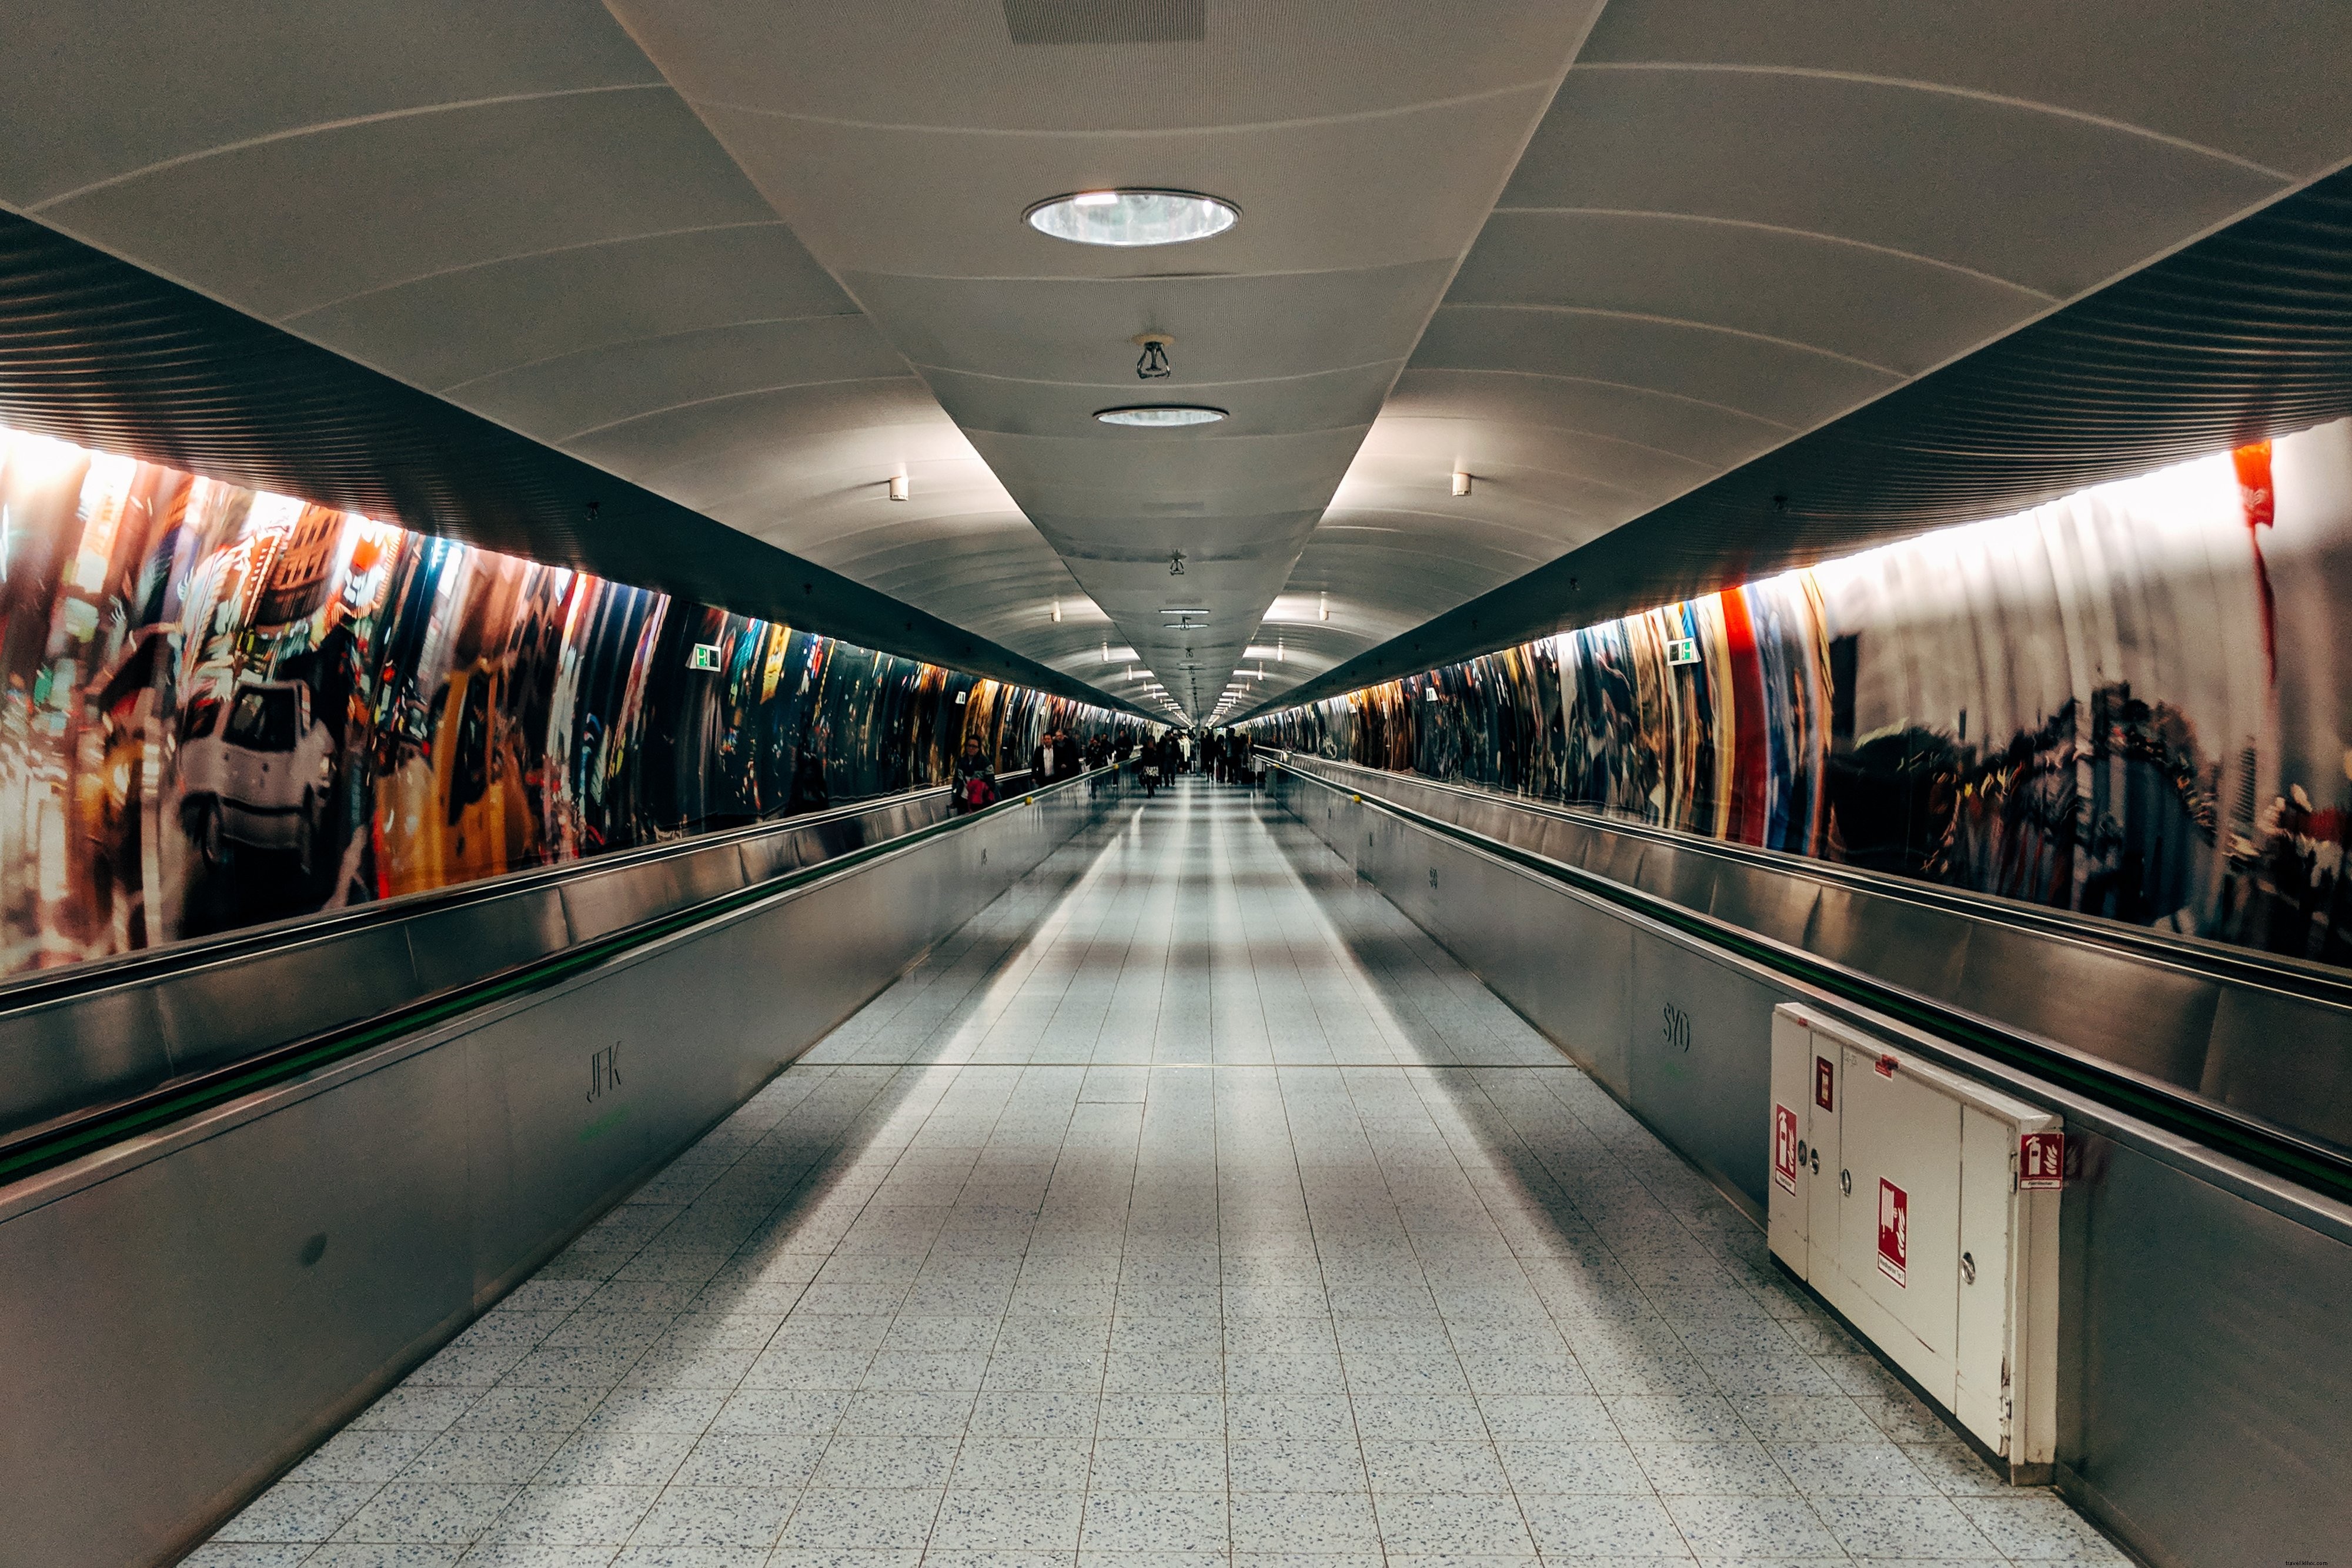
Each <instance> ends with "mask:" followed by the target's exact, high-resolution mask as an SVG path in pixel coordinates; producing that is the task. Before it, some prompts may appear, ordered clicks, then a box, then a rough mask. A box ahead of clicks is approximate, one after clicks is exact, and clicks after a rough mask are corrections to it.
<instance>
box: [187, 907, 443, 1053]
mask: <svg viewBox="0 0 2352 1568" xmlns="http://www.w3.org/2000/svg"><path fill="white" fill-rule="evenodd" d="M155 993H156V1001H157V1004H158V1006H159V1007H160V1009H161V1010H162V1012H163V1035H164V1039H165V1040H168V1041H169V1042H170V1044H171V1049H172V1071H173V1072H174V1073H182V1072H194V1071H198V1070H199V1069H202V1068H206V1067H214V1066H218V1065H219V1064H220V1063H222V1062H225V1061H234V1060H236V1058H237V1057H240V1056H246V1055H249V1054H250V1053H251V1052H252V1051H254V1049H255V1048H256V1047H257V1046H259V1045H265V1044H270V1043H274V1042H276V1041H279V1040H299V1039H301V1038H302V1037H303V1036H304V1035H309V1034H317V1033H319V1032H320V1031H321V1030H330V1029H332V1028H334V1027H335V1026H336V1025H338V1024H345V1023H349V1022H351V1021H352V1019H363V1018H369V1017H372V1016H373V1015H374V1014H377V1013H380V1012H383V1011H385V1010H387V1009H391V1008H396V1007H398V1006H400V1005H401V1004H402V1003H403V1002H405V1001H408V1000H410V999H411V998H414V997H415V995H416V994H417V984H416V973H415V970H414V969H413V968H411V967H409V959H408V938H407V936H405V935H404V934H403V933H402V931H401V930H400V928H399V927H398V926H397V925H372V926H366V927H363V928H362V929H360V930H357V931H351V932H345V933H343V934H341V935H339V936H331V937H326V938H322V939H320V940H316V941H310V942H297V943H293V944H290V945H289V946H283V947H273V948H271V949H269V950H268V952H266V953H260V954H256V955H253V956H248V957H246V958H243V959H240V960H238V961H236V962H235V963H228V964H208V965H205V966H203V967H198V968H194V969H184V970H181V971H179V972H178V973H176V974H174V975H173V976H171V977H169V978H168V979H166V980H164V981H163V982H161V983H159V984H158V985H157V986H156V988H155Z"/></svg>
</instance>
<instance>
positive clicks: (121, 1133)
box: [0, 771, 1087, 1186]
mask: <svg viewBox="0 0 2352 1568" xmlns="http://www.w3.org/2000/svg"><path fill="white" fill-rule="evenodd" d="M1000 777H1002V778H1005V779H1013V778H1023V777H1026V774H1025V771H1024V773H1021V774H1006V775H1001V776H1000ZM1085 778H1087V774H1086V773H1083V772H1081V773H1078V774H1075V775H1073V776H1072V777H1071V778H1069V779H1061V780H1056V781H1055V782H1053V783H1050V784H1045V785H1042V786H1037V787H1034V788H1024V789H1019V790H1007V791H1006V792H1005V794H1004V796H1003V799H1001V800H998V801H997V802H996V803H995V804H993V805H991V806H986V807H982V808H981V809H979V810H974V811H971V812H967V813H964V814H962V815H960V816H950V817H948V818H946V819H944V820H942V821H937V822H932V823H929V824H928V825H926V826H924V827H920V828H916V829H913V830H911V831H908V832H905V833H901V834H898V835H897V836H895V837H893V838H889V839H886V840H883V841H881V842H879V843H873V844H866V845H863V846H861V847H859V848H857V849H855V850H850V851H846V852H844V853H841V854H838V855H835V856H833V857H831V858H829V859H827V860H825V861H823V862H819V863H817V864H815V865H811V866H803V867H801V868H799V869H797V870H793V871H789V872H784V873H780V874H778V875H776V876H772V877H769V878H766V879H764V880H762V881H761V882H758V883H752V884H751V885H749V886H746V887H740V888H737V889H734V890H732V891H730V892H728V893H724V894H719V895H717V896H716V897H712V898H708V899H704V900H700V901H698V902H697V903H694V904H686V905H683V906H681V907H678V908H675V909H671V910H667V911H665V912H663V913H662V914H660V915H655V916H653V917H651V918H650V919H646V920H643V921H639V922H637V923H636V924H635V925H626V926H623V927H620V928H619V929H617V930H614V931H610V932H607V933H604V935H602V936H596V937H593V938H591V939H590V940H588V941H585V942H581V943H577V944H574V945H572V946H567V947H563V948H560V949H558V950H556V951H554V952H551V953H547V954H543V955H541V956H538V957H535V958H531V959H528V960H525V961H524V962H522V963H520V964H515V965H511V966H509V967H506V968H502V969H499V970H495V971H493V972H491V973H489V974H487V975H483V976H479V977H475V978H473V979H469V980H466V981H461V982H459V983H458V984H456V985H453V986H449V987H446V988H442V989H439V990H436V991H433V992H431V993H429V994H427V995H425V996H422V997H418V998H415V1000H413V1001H410V1002H407V1003H405V1004H403V1005H401V1006H398V1007H395V1008H393V1009H389V1010H387V1011H384V1012H381V1013H378V1014H376V1015H375V1016H374V1017H373V1018H367V1019H357V1020H354V1021H352V1022H350V1023H346V1024H341V1025H337V1026H335V1027H334V1028H331V1029H328V1030H320V1031H319V1032H317V1033H314V1034H310V1035H308V1036H306V1037H304V1038H302V1039H299V1040H289V1041H288V1042H286V1043H284V1044H282V1045H278V1046H275V1047H271V1048H268V1049H266V1050H263V1051H257V1052H255V1053H254V1054H252V1055H249V1056H246V1057H242V1058H240V1059H238V1060H237V1061H233V1062H228V1063H226V1064H224V1065H222V1066H220V1067H216V1068H213V1069H210V1070H207V1071H199V1072H194V1073H190V1074H188V1075H187V1076H185V1077H183V1078H179V1079H174V1080H172V1081H170V1082H164V1083H161V1084H157V1085H155V1086H154V1087H153V1088H151V1089H148V1090H146V1091H143V1092H139V1093H135V1094H131V1095H128V1096H125V1097H123V1098H122V1099H120V1100H116V1101H112V1102H110V1103H105V1104H100V1105H93V1106H89V1107H86V1108H83V1109H81V1110H78V1111H75V1112H71V1113H67V1114H66V1115H63V1116H60V1117H58V1118H56V1119H54V1120H52V1121H49V1122H47V1123H43V1124H38V1125H36V1126H33V1127H27V1128H22V1129H19V1130H17V1131H16V1132H14V1133H11V1134H7V1135H5V1136H0V1186H7V1185H8V1184H10V1183H12V1182H16V1181H19V1180H22V1179H23V1178H25V1177H26V1176H34V1175H37V1174H38V1173H39V1172H42V1171H45V1170H48V1169H50V1168H52V1167H54V1166H59V1165H64V1164H66V1163H68V1162H69V1161H72V1160H76V1159H79V1158H82V1157H84V1156H86V1155H93V1154H97V1153H99V1152H100V1151H102V1150H104V1149H108V1148H110V1147H113V1146H115V1145H120V1144H123V1143H126V1142H128V1141H130V1140H131V1139H133V1138H136V1137H139V1136H142V1134H148V1133H151V1132H153V1131H156V1130H157V1129H160V1128H162V1127H165V1126H168V1125H170V1124H173V1123H175V1122H179V1121H183V1120H184V1119H185V1118H187V1117H189V1116H192V1115H194V1114H196V1113H199V1112H203V1111H206V1110H210V1109H212V1108H214V1107H215V1106H218V1105H221V1104H225V1103H228V1102H229V1101H232V1100H235V1099H237V1098H239V1097H241V1096H244V1095H247V1094H249V1093H252V1092H256V1091H258V1090H262V1089H267V1088H270V1087H272V1086H274V1085H277V1084H279V1083H283V1082H288V1081H289V1080H292V1079H295V1078H299V1077H301V1076H302V1075H304V1074H306V1073H310V1072H312V1071H317V1070H318V1069H320V1068H322V1067H327V1066H330V1065H331V1064H333V1063H335V1062H338V1061H343V1060H345V1059H347V1058H350V1057H353V1056H357V1055H359V1054H361V1053H362V1052H364V1051H373V1050H375V1049H377V1048H378V1047H381V1046H383V1045H386V1044H389V1043H391V1042H392V1041H394V1040H398V1039H400V1038H402V1037H403V1036H405V1035H410V1034H414V1033H416V1032H418V1031H420V1030H427V1029H431V1028H434V1027H435V1026H436V1025H439V1024H442V1023H446V1022H447V1021H449V1020H450V1019H455V1018H457V1017H460V1016H461V1015H463V1014H466V1013H468V1012H472V1011H475V1010H477V1009H481V1008H484V1007H488V1006H490V1005H492V1004H495V1003H499V1002H503V1001H507V1000H509V999H511V998H516V997H520V996H523V995H527V994H529V993H531V992H534V991H540V990H544V989H546V988H549V987H551V986H553V985H556V984H559V983H561V982H562V981H563V980H565V979H568V978H569V977H572V976H573V975H575V974H578V973H580V972H582V971H583V970H586V969H590V968H593V967H595V966H597V965H600V964H603V963H606V962H608V961H610V960H612V959H614V958H617V957H619V956H622V955H624V954H625V953H628V952H629V951H631V950H633V949H635V948H637V947H641V946H646V944H648V943H651V942H656V941H659V940H661V939H662V938H663V937H666V936H672V935H674V934H676V933H677V932H680V931H683V930H686V929H688V928H689V927H692V926H695V925H702V924H705V923H707V922H709V921H712V920H716V919H721V918H724V917H726V916H728V915H734V914H737V913H740V912H741V911H743V910H746V909H749V908H751V907H753V906H754V905H757V904H762V903H765V902H767V901H769V900H772V899H775V898H780V897H782V896H784V895H786V894H791V893H793V892H796V891H798V890H800V889H801V888H803V887H806V886H809V885H810V884H812V883H816V882H819V881H822V880H824V879H825V878H828V877H833V876H836V875H839V874H841V873H845V872H847V871H850V870H853V869H855V868H856V867H858V866H860V865H863V864H865V863H866V862H871V861H874V860H877V859H879V858H881V857H882V856H884V855H887V854H895V853H898V852H900V851H902V850H906V849H908V848H911V847H912V846H914V845H916V844H919V843H921V842H923V841H926V840H929V839H933V838H937V837H940V835H942V834H945V833H949V832H952V831H956V830H958V829H961V828H964V827H968V826H971V825H972V824H974V823H976V822H979V821H982V820H984V819H986V818H989V817H993V816H996V815H999V814H1001V813H1003V812H1006V811H1011V810H1019V809H1021V808H1023V807H1024V806H1026V805H1028V804H1030V803H1031V802H1032V801H1034V800H1035V799H1036V798H1037V797H1038V796H1040V795H1044V794H1049V793H1052V792H1054V791H1056V790H1060V789H1067V788H1069V787H1070V786H1071V785H1074V784H1076V783H1078V782H1079V781H1081V780H1082V779H1085ZM928 792H929V791H919V792H912V793H928ZM905 798H906V797H896V799H905ZM876 804H877V801H871V800H869V801H866V802H864V803H863V806H862V809H865V810H871V809H872V808H873V807H874V806H875V805H876ZM816 819H817V814H816V813H809V814H807V815H803V816H799V817H793V818H791V819H788V820H787V821H788V825H790V826H793V827H802V826H805V825H806V824H807V823H809V822H810V821H814V820H816ZM785 825H787V824H786V823H778V824H769V826H771V827H782V826H785ZM706 841H707V840H704V839H697V840H694V841H691V842H693V843H696V844H702V843H705V842H706ZM664 847H665V848H669V847H673V846H664ZM591 863H593V862H591ZM604 863H609V862H604ZM562 869H564V870H566V871H570V870H572V869H574V868H572V867H565V868H562ZM494 885H509V886H510V883H509V879H498V882H497V883H495V884H494ZM412 907H413V906H412ZM282 935H283V933H281V937H282ZM217 957H218V954H217V953H208V954H206V955H205V958H206V960H207V961H210V960H212V959H216V958H217Z"/></svg>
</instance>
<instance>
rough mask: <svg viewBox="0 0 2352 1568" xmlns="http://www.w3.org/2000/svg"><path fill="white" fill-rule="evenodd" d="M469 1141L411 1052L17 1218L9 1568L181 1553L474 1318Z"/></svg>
mask: <svg viewBox="0 0 2352 1568" xmlns="http://www.w3.org/2000/svg"><path fill="white" fill-rule="evenodd" d="M466 1178H467V1121H466V1075H465V1073H464V1072H463V1071H461V1070H460V1066H459V1058H458V1055H457V1053H454V1052H453V1053H451V1054H448V1055H446V1056H436V1055H429V1054H428V1055H425V1056H419V1057H413V1058H411V1059H409V1060H407V1061H402V1062H399V1063H397V1064H396V1065H394V1066H392V1067H389V1068H387V1069H386V1070H384V1071H380V1072H374V1073H370V1074H368V1075H366V1076H365V1077H363V1078H361V1079H359V1080H357V1081H355V1082H350V1083H347V1084H345V1085H343V1086H342V1087H341V1089H339V1090H337V1091H336V1092H331V1093H326V1094H320V1095H317V1096H315V1097H313V1098H311V1099H310V1100H307V1101H305V1102H303V1103H301V1104H300V1105H299V1107H295V1108H292V1109H291V1110H290V1111H289V1113H286V1114H281V1115H276V1116H267V1117H263V1118H261V1119H260V1120H258V1121H255V1122H252V1123H249V1124H246V1125H244V1126H241V1127H238V1128H236V1130H235V1131H234V1132H232V1133H229V1134H225V1135H222V1136H219V1137H215V1138H209V1139H206V1140H205V1141H203V1142H200V1143H197V1144H195V1145H193V1146H190V1147H188V1148H185V1149H182V1150H180V1151H179V1152H177V1153H176V1154H174V1155H172V1156H170V1157H169V1158H166V1159H162V1160H156V1161H153V1162H152V1163H150V1164H147V1165H143V1166H138V1167H137V1168H134V1169H131V1170H127V1171H125V1172H123V1173H122V1174H121V1175H120V1176H116V1177H115V1178H114V1179H111V1180H109V1181H104V1182H100V1183H96V1184H94V1185H91V1186H86V1187H84V1188H82V1189H81V1190H79V1191H77V1192H73V1193H71V1194H70V1195H68V1196H66V1197H61V1198H60V1199H59V1200H58V1201H57V1202H55V1203H52V1204H50V1205H48V1206H47V1207H43V1208H39V1209H36V1210H34V1211H33V1212H31V1213H29V1214H23V1215H18V1216H16V1217H15V1218H11V1219H9V1220H7V1221H6V1222H5V1223H0V1323H5V1342H4V1343H5V1351H0V1376H5V1394H0V1407H5V1411H6V1417H5V1420H0V1520H5V1521H6V1522H5V1529H0V1563H7V1564H9V1565H10V1568H48V1565H58V1568H64V1565H79V1564H91V1565H93V1568H94V1565H96V1564H100V1563H105V1564H119V1563H157V1562H163V1561H168V1560H170V1558H171V1556H172V1555H173V1552H175V1551H178V1550H182V1549H184V1547H185V1545H187V1544H189V1543H190V1536H191V1534H192V1533H193V1530H192V1526H194V1525H195V1524H196V1522H197V1521H204V1520H208V1519H214V1518H217V1517H220V1516H222V1515H225V1514H226V1513H227V1512H229V1511H231V1510H233V1509H234V1508H235V1507H236V1505H237V1503H238V1501H239V1500H240V1499H242V1498H244V1497H245V1496H247V1494H249V1493H250V1492H251V1491H252V1490H254V1489H255V1488H257V1487H258V1486H260V1485H262V1484H263V1483H264V1482H266V1481H267V1480H268V1478H269V1476H270V1475H271V1473H272V1472H273V1471H274V1470H276V1469H278V1467H279V1465H280V1464H281V1463H282V1462H283V1459H284V1457H285V1455H286V1453H287V1445H288V1440H289V1436H291V1435H292V1430H290V1429H299V1430H301V1431H303V1432H305V1433H307V1432H309V1431H311V1430H314V1429H315V1427H316V1425H317V1423H318V1422H319V1420H320V1416H322V1415H323V1414H324V1413H326V1412H329V1411H333V1410H340V1409H341V1408H342V1407H343V1406H345V1405H346V1404H347V1403H348V1402H349V1401H350V1400H351V1399H352V1391H353V1390H354V1389H358V1388H361V1387H362V1386H367V1385H371V1381H372V1380H374V1379H377V1378H380V1377H381V1375H382V1374H383V1368H384V1367H385V1365H386V1364H387V1363H397V1362H399V1361H401V1360H404V1359H407V1358H411V1357H414V1356H415V1355H417V1354H422V1352H423V1351H424V1349H425V1347H427V1346H428V1345H429V1344H430V1343H433V1341H434V1340H435V1339H436V1336H438V1335H439V1334H441V1333H445V1332H446V1331H447V1330H449V1329H452V1328H454V1327H455V1326H456V1325H457V1323H458V1322H463V1320H464V1318H465V1316H466V1315H467V1312H468V1310H469V1306H470V1302H471V1298H472V1294H473V1277H472V1269H471V1267H470V1264H471V1260H470V1258H469V1257H468V1255H467V1244H466V1210H467V1195H466ZM320 1237H323V1238H324V1241H323V1243H320V1242H318V1241H315V1240H314V1238H320ZM320 1247H322V1248H323V1250H320V1252H319V1255H318V1258H317V1260H316V1261H315V1262H312V1263H308V1264H306V1263H305V1262H304V1260H305V1258H307V1257H309V1256H310V1251H311V1249H314V1248H320ZM289 1428H290V1429H289Z"/></svg>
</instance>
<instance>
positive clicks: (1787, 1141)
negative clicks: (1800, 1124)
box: [1772, 1105, 1797, 1192]
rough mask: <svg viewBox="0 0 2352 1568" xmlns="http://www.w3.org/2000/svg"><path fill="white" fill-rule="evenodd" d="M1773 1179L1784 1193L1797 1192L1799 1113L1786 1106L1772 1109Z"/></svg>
mask: <svg viewBox="0 0 2352 1568" xmlns="http://www.w3.org/2000/svg"><path fill="white" fill-rule="evenodd" d="M1772 1179H1773V1180H1774V1181H1776V1182H1778V1183H1780V1190H1781V1191H1782V1192H1794V1191H1796V1190H1797V1113H1795V1112H1794V1111H1791V1110H1790V1109H1789V1108H1788V1107H1787V1106H1786V1105H1775V1106H1773V1107H1772Z"/></svg>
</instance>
